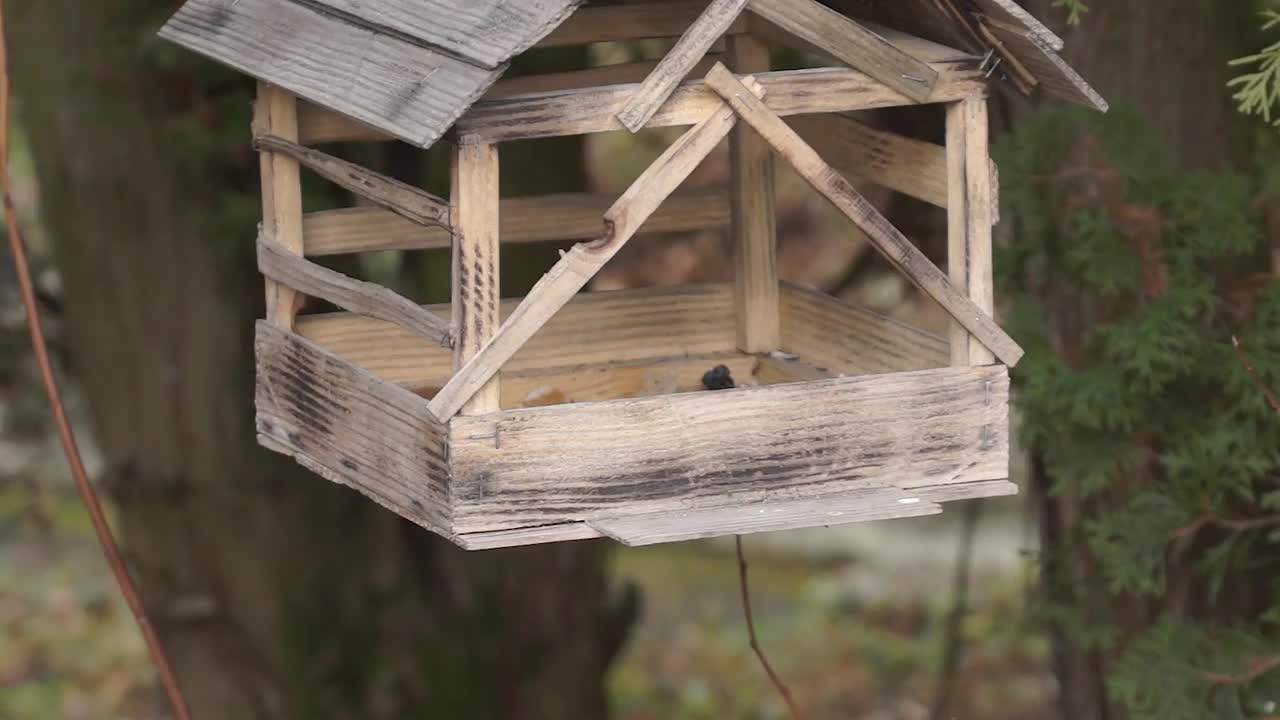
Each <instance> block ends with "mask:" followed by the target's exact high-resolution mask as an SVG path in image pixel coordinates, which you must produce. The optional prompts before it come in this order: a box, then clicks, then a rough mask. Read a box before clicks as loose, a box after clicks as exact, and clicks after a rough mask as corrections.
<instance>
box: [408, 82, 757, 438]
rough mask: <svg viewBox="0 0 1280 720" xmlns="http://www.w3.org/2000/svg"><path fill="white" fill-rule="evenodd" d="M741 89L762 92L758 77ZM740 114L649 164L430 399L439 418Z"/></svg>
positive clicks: (707, 124)
mask: <svg viewBox="0 0 1280 720" xmlns="http://www.w3.org/2000/svg"><path fill="white" fill-rule="evenodd" d="M748 84H749V85H750V86H748V85H743V84H741V83H739V86H740V87H742V92H744V93H746V94H748V95H751V96H752V97H753V98H755V97H757V94H762V93H763V90H762V89H761V88H760V87H759V85H758V84H757V83H755V82H754V81H751V80H748ZM736 121H737V116H736V115H735V114H734V112H733V110H732V109H731V108H730V107H729V106H728V105H726V104H724V103H721V104H720V107H719V108H718V109H716V110H715V111H713V112H712V113H711V114H710V115H709V116H708V117H707V118H706V119H705V120H703V121H702V122H700V123H698V125H696V126H694V127H693V128H692V129H691V130H689V131H688V132H686V133H685V134H684V135H682V136H681V137H680V138H679V139H677V140H676V141H675V142H674V143H672V144H671V146H670V147H668V148H667V150H666V151H664V152H663V153H662V155H660V156H659V157H658V159H657V160H655V161H654V163H653V164H652V165H650V166H649V168H648V169H646V170H645V171H644V172H643V173H642V174H641V175H640V177H639V178H637V179H636V181H635V182H634V183H633V184H632V185H631V187H629V188H628V189H627V191H626V192H624V193H623V194H622V196H621V197H620V198H618V201H617V202H616V203H614V204H613V206H612V207H610V208H609V210H608V211H607V212H606V213H605V215H604V222H605V228H606V232H605V233H604V236H603V237H602V238H601V239H600V240H597V241H595V242H591V243H581V244H578V245H575V246H574V247H573V249H572V250H570V251H569V252H567V253H565V254H564V255H563V256H562V257H561V258H560V261H559V262H558V263H556V264H555V266H553V267H552V268H551V269H550V270H549V271H547V274H546V275H544V276H543V277H542V279H541V280H539V281H538V282H537V283H536V284H535V285H534V286H533V289H531V290H530V291H529V295H528V296H527V297H525V299H524V300H523V301H522V302H521V303H520V304H519V305H518V306H517V307H516V309H515V310H514V311H512V313H511V316H510V317H509V318H507V320H506V322H504V323H503V324H502V327H501V328H500V329H499V330H498V332H497V334H496V335H494V336H493V337H492V338H491V339H490V340H489V341H488V342H487V343H485V345H484V347H483V348H481V349H480V351H479V352H477V353H476V354H475V356H473V357H472V358H471V360H469V361H468V362H467V364H466V365H465V366H464V367H463V368H462V369H460V370H459V371H458V372H457V373H456V374H455V375H454V376H453V378H452V379H450V380H449V382H448V383H447V384H446V385H445V386H444V388H442V389H441V390H440V392H439V393H438V394H437V395H436V396H435V398H433V399H432V400H431V411H432V412H433V413H435V415H436V417H437V418H440V419H441V420H446V419H448V418H451V417H453V416H454V415H455V414H456V413H457V412H458V410H459V408H461V407H462V405H463V404H464V403H466V402H467V401H468V400H469V399H470V398H471V397H472V396H473V395H474V394H475V393H476V392H477V391H478V390H479V389H480V388H481V387H483V385H484V384H485V383H486V382H488V380H489V378H491V377H493V376H494V375H495V374H496V373H497V372H498V371H499V370H500V369H501V368H502V366H503V365H504V364H505V363H506V362H507V360H509V359H511V356H512V355H514V354H515V353H516V351H517V350H519V349H520V347H521V346H522V345H524V344H525V343H526V342H528V341H529V338H531V337H532V336H533V335H534V333H536V332H537V331H538V329H539V328H541V327H542V326H543V325H544V324H546V322H547V320H548V319H550V318H551V316H553V315H555V314H556V313H557V312H559V311H560V309H561V308H563V307H564V306H565V305H566V304H567V303H568V302H569V301H570V300H571V299H572V298H573V296H574V295H577V294H578V292H579V291H580V290H582V288H583V287H585V286H586V284H587V282H588V281H589V280H590V279H591V278H592V277H594V276H595V274H596V273H597V272H599V271H600V269H601V268H602V267H604V265H605V263H607V262H608V261H609V260H610V259H611V258H612V257H613V256H614V255H616V254H617V253H618V251H619V250H621V249H622V247H623V246H625V245H626V243H627V241H628V240H630V239H631V238H632V237H633V236H634V235H635V234H636V232H638V231H639V230H640V228H641V226H643V225H644V223H645V222H646V221H647V220H648V219H649V217H650V216H651V215H652V214H653V213H654V211H656V210H657V209H658V207H659V206H660V205H662V203H663V202H664V201H665V200H666V199H667V198H668V197H670V196H671V193H673V192H675V190H676V188H677V187H679V186H680V184H681V183H683V182H684V181H685V179H686V178H688V177H689V175H690V174H691V173H692V172H693V171H694V170H695V169H696V168H697V167H698V165H700V164H701V163H702V161H703V160H705V159H706V158H707V156H708V155H710V154H711V151H712V150H714V149H715V148H716V146H717V145H719V144H720V142H721V141H722V140H724V138H725V137H726V136H727V135H728V134H729V131H730V130H732V129H733V126H734V124H735V122H736Z"/></svg>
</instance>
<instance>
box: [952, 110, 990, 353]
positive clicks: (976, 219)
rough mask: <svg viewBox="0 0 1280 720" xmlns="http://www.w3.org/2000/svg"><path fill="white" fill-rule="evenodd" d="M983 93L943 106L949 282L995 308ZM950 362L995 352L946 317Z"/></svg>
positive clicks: (982, 304) (980, 303) (985, 306)
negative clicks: (980, 95) (976, 96)
mask: <svg viewBox="0 0 1280 720" xmlns="http://www.w3.org/2000/svg"><path fill="white" fill-rule="evenodd" d="M987 122H988V120H987V101H986V98H970V99H968V100H962V101H960V102H957V103H953V104H951V105H948V106H947V194H948V197H947V208H948V209H947V255H948V270H949V275H950V278H951V283H952V284H953V285H955V286H956V288H957V289H959V290H962V291H964V292H965V293H966V294H967V295H968V296H969V299H970V300H973V302H974V304H976V305H977V306H978V307H979V308H981V309H982V310H983V311H984V312H986V313H988V314H994V311H995V290H994V280H993V277H992V274H993V269H992V230H991V226H992V224H993V222H994V217H995V216H994V208H993V203H994V197H993V192H992V181H991V157H990V145H989V135H988V133H989V130H988V125H987ZM950 337H951V364H952V365H990V364H991V363H993V362H995V356H993V355H992V354H991V351H990V350H988V349H987V347H986V346H985V345H983V344H982V343H981V342H979V341H978V340H976V339H974V338H972V337H971V336H970V335H969V333H968V332H966V331H965V329H964V328H963V327H962V326H961V325H960V323H958V322H955V321H952V323H951V334H950Z"/></svg>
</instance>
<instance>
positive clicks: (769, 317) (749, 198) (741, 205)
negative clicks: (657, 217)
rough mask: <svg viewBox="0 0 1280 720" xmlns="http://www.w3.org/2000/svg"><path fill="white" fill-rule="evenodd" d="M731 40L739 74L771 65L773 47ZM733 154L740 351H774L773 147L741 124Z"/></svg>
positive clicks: (778, 340) (777, 329)
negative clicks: (770, 52)
mask: <svg viewBox="0 0 1280 720" xmlns="http://www.w3.org/2000/svg"><path fill="white" fill-rule="evenodd" d="M727 42H728V54H729V57H728V59H729V62H730V64H731V66H732V68H733V70H734V72H738V73H744V74H745V73H754V72H763V71H767V70H768V69H769V47H768V46H767V45H765V44H764V43H763V42H761V41H760V40H759V39H758V38H756V37H754V36H753V35H751V34H749V33H748V34H741V35H731V36H729V37H728V38H727ZM729 153H730V158H731V172H732V178H731V180H730V183H731V185H730V187H731V191H730V196H731V199H732V215H733V222H732V238H733V252H734V270H735V272H734V306H735V312H736V315H737V323H738V349H740V350H742V351H743V352H749V353H765V352H771V351H773V350H777V349H779V348H780V347H781V344H782V330H781V320H780V317H779V312H780V311H779V303H780V300H779V293H778V264H777V245H778V243H777V220H776V217H775V210H774V202H775V197H774V159H773V151H772V150H771V149H770V148H769V145H768V144H767V143H766V142H765V141H764V140H763V139H762V138H761V137H760V135H759V134H757V133H756V131H755V130H753V129H752V128H751V127H750V126H748V125H747V124H745V123H738V125H737V127H735V128H734V130H733V132H732V133H731V134H730V136H729Z"/></svg>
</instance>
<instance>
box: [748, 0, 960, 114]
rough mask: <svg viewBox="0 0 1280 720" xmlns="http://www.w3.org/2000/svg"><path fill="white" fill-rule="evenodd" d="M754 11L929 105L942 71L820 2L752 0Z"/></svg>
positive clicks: (903, 93) (811, 0) (913, 98)
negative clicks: (939, 73) (939, 71)
mask: <svg viewBox="0 0 1280 720" xmlns="http://www.w3.org/2000/svg"><path fill="white" fill-rule="evenodd" d="M750 8H751V12H753V13H755V14H756V15H759V16H760V17H762V18H764V19H765V20H767V21H768V22H770V23H772V24H774V25H776V26H778V27H779V28H781V29H783V30H785V31H786V32H789V33H791V34H792V35H795V36H796V37H798V38H800V39H802V40H804V41H805V42H807V43H810V44H812V45H814V46H816V47H818V48H819V49H821V50H822V51H824V52H826V53H827V54H829V55H831V56H833V57H835V58H836V59H838V60H840V61H841V62H843V63H846V64H847V65H849V67H851V68H853V69H855V70H860V71H862V72H864V73H866V74H867V75H869V76H870V77H872V78H874V79H875V80H877V81H879V82H881V83H883V84H884V85H886V86H887V87H890V88H892V89H894V90H896V91H897V92H899V93H901V94H902V95H904V96H906V97H908V98H911V99H912V100H915V101H916V102H929V101H930V98H931V97H932V95H933V90H934V86H935V85H936V84H937V83H938V71H937V70H935V69H934V68H933V67H931V66H930V65H929V64H928V63H926V62H924V61H923V60H920V59H918V58H916V57H914V56H913V55H911V54H910V53H908V52H906V51H904V50H902V49H901V48H899V47H897V46H896V45H894V44H893V43H891V42H889V41H888V40H886V39H885V38H883V37H881V36H880V35H877V34H876V33H874V32H872V31H871V30H868V29H867V28H866V27H864V26H862V25H860V24H858V23H857V22H854V21H853V20H851V19H849V18H848V17H845V16H844V15H841V14H840V13H838V12H836V11H835V10H832V9H831V8H828V7H826V6H825V5H821V4H819V3H818V2H816V1H815V0H751V3H750Z"/></svg>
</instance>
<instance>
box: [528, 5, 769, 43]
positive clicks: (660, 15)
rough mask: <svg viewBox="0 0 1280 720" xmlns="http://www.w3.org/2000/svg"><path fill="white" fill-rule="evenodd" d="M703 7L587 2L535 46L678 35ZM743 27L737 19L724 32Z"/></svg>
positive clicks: (742, 22)
mask: <svg viewBox="0 0 1280 720" xmlns="http://www.w3.org/2000/svg"><path fill="white" fill-rule="evenodd" d="M706 8H707V0H674V1H671V0H669V1H667V2H632V3H626V4H622V5H588V6H587V7H584V8H582V9H580V10H578V11H577V12H576V13H574V14H573V15H572V16H571V17H570V18H569V19H568V20H566V21H565V22H563V23H561V24H560V26H559V27H558V28H556V29H555V30H553V31H552V32H551V34H550V35H548V36H547V37H545V38H543V39H542V40H541V41H540V42H539V43H538V46H539V47H560V46H564V45H586V44H588V43H597V42H621V41H626V40H640V39H643V38H663V37H680V36H681V35H682V34H684V31H685V30H686V29H687V28H688V27H689V26H690V25H692V24H693V23H694V22H695V21H696V20H697V19H698V16H699V15H701V14H702V11H703V10H705V9H706ZM746 29H747V24H746V22H745V21H744V20H743V19H739V20H737V21H736V22H734V23H733V24H732V25H730V26H729V29H728V32H731V33H740V32H745V31H746Z"/></svg>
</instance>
